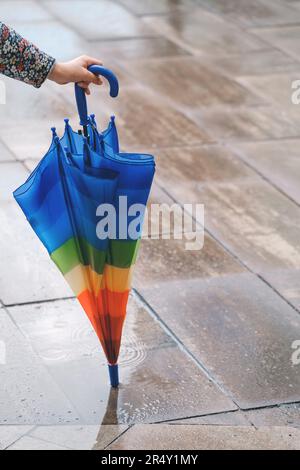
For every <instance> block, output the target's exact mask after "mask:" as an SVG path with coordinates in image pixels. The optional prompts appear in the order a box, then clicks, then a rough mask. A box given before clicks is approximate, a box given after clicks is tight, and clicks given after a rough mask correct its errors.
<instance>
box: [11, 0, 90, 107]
mask: <svg viewBox="0 0 300 470" xmlns="http://www.w3.org/2000/svg"><path fill="white" fill-rule="evenodd" d="M51 3H52V0H51ZM53 3H54V2H53ZM60 4H66V6H68V9H69V11H70V12H71V10H72V9H71V8H70V3H69V4H68V2H60ZM13 27H14V29H15V30H16V31H18V33H19V34H21V35H22V36H23V37H25V38H26V39H28V40H30V41H31V42H33V43H34V44H36V45H37V46H38V47H39V48H40V49H41V50H42V51H45V52H47V53H48V54H50V55H52V56H53V57H55V59H57V60H61V61H62V60H70V59H72V58H74V57H77V56H79V55H82V54H85V53H86V52H87V51H86V44H85V41H84V38H83V37H82V34H77V33H76V32H75V31H72V29H71V28H69V27H68V26H67V25H66V24H65V22H61V21H57V20H55V19H54V18H53V19H50V20H49V21H32V22H29V21H28V22H23V21H20V20H19V21H14V22H13ZM85 29H87V28H85ZM62 45H63V47H62ZM29 88H31V87H29ZM19 93H20V91H19ZM35 93H36V95H38V96H39V95H40V94H41V90H39V91H37V90H36V89H35ZM41 104H42V103H41Z"/></svg>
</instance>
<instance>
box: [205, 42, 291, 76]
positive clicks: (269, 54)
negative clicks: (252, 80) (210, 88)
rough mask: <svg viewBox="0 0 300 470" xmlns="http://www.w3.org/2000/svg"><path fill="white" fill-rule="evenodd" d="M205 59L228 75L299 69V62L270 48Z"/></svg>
mask: <svg viewBox="0 0 300 470" xmlns="http://www.w3.org/2000/svg"><path fill="white" fill-rule="evenodd" d="M207 60H209V61H210V62H211V63H212V64H213V65H214V66H215V67H218V69H219V70H221V72H223V73H225V74H227V75H229V76H230V77H238V76H241V75H247V76H251V75H264V74H277V73H287V72H294V71H297V70H299V63H298V62H297V61H296V60H295V59H293V58H292V57H290V56H288V55H287V54H285V53H284V52H282V51H280V50H277V49H271V48H266V49H262V50H260V51H254V52H248V53H247V54H236V55H229V56H225V57H210V58H208V59H207Z"/></svg>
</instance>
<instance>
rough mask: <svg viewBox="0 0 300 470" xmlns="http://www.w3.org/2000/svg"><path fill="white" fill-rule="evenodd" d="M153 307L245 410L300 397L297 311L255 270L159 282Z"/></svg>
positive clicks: (149, 291) (146, 293)
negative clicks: (296, 359)
mask: <svg viewBox="0 0 300 470" xmlns="http://www.w3.org/2000/svg"><path fill="white" fill-rule="evenodd" d="M141 293H142V295H143V297H144V298H145V299H146V301H147V302H148V303H149V304H150V306H151V307H152V308H153V309H154V310H155V311H156V312H158V314H159V316H160V317H161V318H162V320H163V321H164V322H165V323H166V324H167V325H168V327H169V328H170V329H171V330H172V331H173V332H174V333H175V334H176V335H177V337H178V338H179V339H180V340H181V341H182V342H183V343H184V344H185V346H186V347H187V348H188V349H189V350H190V351H191V352H192V354H193V355H194V356H195V357H196V358H197V359H198V360H199V361H200V362H201V363H202V364H203V365H204V366H205V367H206V369H207V370H209V372H210V374H211V375H212V376H214V377H215V378H216V379H217V380H218V382H219V383H221V384H222V385H223V386H224V387H225V389H226V390H227V391H229V392H230V394H231V396H232V397H233V398H234V400H235V402H236V403H237V404H238V405H239V406H240V407H241V408H243V409H246V408H252V407H257V406H266V405H273V404H279V403H283V402H293V401H299V399H300V395H299V393H300V392H299V390H300V387H299V384H300V374H299V370H298V369H299V366H298V369H297V366H296V365H293V363H292V360H291V356H292V353H293V349H292V343H293V341H294V340H295V338H299V337H300V316H299V314H298V313H297V312H295V310H294V309H293V308H291V307H290V306H289V305H288V304H287V303H286V302H285V301H284V300H282V299H281V298H280V297H278V295H277V294H276V293H275V292H274V291H273V290H272V289H271V288H270V287H268V286H267V285H266V284H265V283H264V282H263V281H261V280H260V279H258V278H257V277H256V276H254V275H252V274H248V273H240V274H235V275H226V276H219V277H215V278H211V279H203V280H200V279H194V280H189V281H173V282H168V281H166V282H161V283H160V285H158V286H151V288H144V289H141Z"/></svg>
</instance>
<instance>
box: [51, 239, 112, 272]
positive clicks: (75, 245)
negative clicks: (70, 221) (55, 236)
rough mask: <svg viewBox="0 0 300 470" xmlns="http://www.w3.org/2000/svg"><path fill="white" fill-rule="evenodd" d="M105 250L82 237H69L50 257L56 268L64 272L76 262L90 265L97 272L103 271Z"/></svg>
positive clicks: (75, 264) (76, 263)
mask: <svg viewBox="0 0 300 470" xmlns="http://www.w3.org/2000/svg"><path fill="white" fill-rule="evenodd" d="M105 256H106V252H105V251H101V250H97V249H96V248H95V247H93V246H92V245H91V244H90V243H88V242H87V241H86V240H85V239H84V238H76V237H73V238H70V239H69V240H68V241H67V242H66V243H64V244H63V245H62V246H60V247H59V248H57V250H55V251H53V252H52V253H51V255H50V258H51V259H52V260H53V261H54V263H55V264H56V266H57V267H58V269H59V270H60V271H61V272H62V273H63V274H66V273H68V272H69V271H71V269H73V268H75V266H77V265H78V264H83V265H84V266H88V265H90V266H91V267H92V269H93V270H94V271H96V272H97V273H98V274H102V273H103V269H104V263H105Z"/></svg>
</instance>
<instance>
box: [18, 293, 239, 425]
mask: <svg viewBox="0 0 300 470" xmlns="http://www.w3.org/2000/svg"><path fill="white" fill-rule="evenodd" d="M55 304H56V307H55V310H56V311H55V310H54V304H53V305H51V303H43V304H40V309H39V310H38V309H37V306H35V308H31V309H30V306H19V307H13V308H10V309H9V312H10V314H11V315H12V317H13V318H14V321H16V323H17V325H18V326H19V328H20V329H21V331H22V332H23V333H24V334H25V335H26V336H27V337H28V338H29V341H30V342H31V344H32V347H33V348H34V349H35V351H36V353H37V354H38V355H39V357H40V360H41V361H42V362H43V364H45V365H46V366H47V369H48V370H49V371H50V373H51V376H52V377H53V378H54V380H55V381H56V383H57V384H58V386H59V387H60V389H61V390H62V391H63V393H64V395H65V396H66V397H68V398H69V400H70V401H72V403H74V406H75V407H76V409H77V410H79V413H80V421H79V423H78V424H97V425H99V424H101V422H102V423H103V424H118V423H119V424H129V423H132V422H153V421H159V420H163V419H175V418H180V417H184V416H195V414H203V413H214V412H221V411H229V410H233V409H235V408H236V406H235V405H234V404H233V403H232V402H231V400H230V399H229V398H227V397H226V396H225V395H224V394H223V393H222V392H221V391H220V390H219V389H218V388H217V387H216V386H215V385H214V384H213V383H212V382H210V381H209V379H208V378H207V377H206V375H205V374H204V373H203V372H202V371H201V370H200V369H199V368H198V367H197V366H196V365H195V364H194V363H193V362H192V361H191V360H190V359H189V358H188V357H187V356H186V355H185V354H184V353H183V352H182V351H181V350H180V349H179V347H178V346H177V345H176V343H175V342H174V341H173V340H172V338H170V336H168V335H167V334H166V333H165V332H164V331H163V330H162V329H161V327H160V325H159V324H158V323H157V322H156V321H155V320H153V319H152V317H150V316H149V314H148V313H147V312H146V311H145V310H144V308H143V307H142V306H141V305H140V303H139V302H137V301H135V300H134V299H133V298H132V299H131V300H130V304H129V308H128V317H127V320H126V326H125V331H124V337H123V338H124V341H123V344H122V347H121V356H120V379H121V386H120V388H119V390H118V391H116V390H111V391H110V387H109V384H108V373H107V365H106V360H105V358H104V355H103V353H102V351H101V347H100V345H99V344H98V340H97V338H96V335H95V334H94V333H93V332H92V328H91V326H89V322H88V320H87V318H86V317H85V314H84V312H82V310H81V308H80V307H79V305H78V304H77V303H76V302H75V301H73V300H67V301H60V302H57V303H55ZM96 348H97V349H96ZM51 351H52V352H51ZM187 387H188V392H187ZM59 405H60V404H59V403H58V406H59ZM70 416H71V417H72V415H70Z"/></svg>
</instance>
